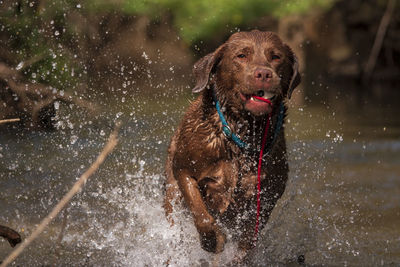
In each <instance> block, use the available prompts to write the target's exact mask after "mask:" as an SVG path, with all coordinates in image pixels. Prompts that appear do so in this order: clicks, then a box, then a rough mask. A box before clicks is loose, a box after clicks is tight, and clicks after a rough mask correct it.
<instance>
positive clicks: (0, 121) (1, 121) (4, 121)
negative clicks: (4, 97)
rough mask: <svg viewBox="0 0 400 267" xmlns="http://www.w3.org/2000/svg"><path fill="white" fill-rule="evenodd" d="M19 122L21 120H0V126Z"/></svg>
mask: <svg viewBox="0 0 400 267" xmlns="http://www.w3.org/2000/svg"><path fill="white" fill-rule="evenodd" d="M20 120H21V119H19V118H16V119H5V120H0V124H3V123H10V122H18V121H20Z"/></svg>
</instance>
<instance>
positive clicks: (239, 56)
mask: <svg viewBox="0 0 400 267" xmlns="http://www.w3.org/2000/svg"><path fill="white" fill-rule="evenodd" d="M237 57H238V58H246V55H245V54H239V55H237Z"/></svg>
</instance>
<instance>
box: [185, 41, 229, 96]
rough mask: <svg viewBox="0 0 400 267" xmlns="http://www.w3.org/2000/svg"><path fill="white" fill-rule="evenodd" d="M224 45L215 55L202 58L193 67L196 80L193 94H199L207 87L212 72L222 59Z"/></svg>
mask: <svg viewBox="0 0 400 267" xmlns="http://www.w3.org/2000/svg"><path fill="white" fill-rule="evenodd" d="M223 49H224V45H222V46H220V47H219V48H217V50H215V51H214V52H213V53H210V54H208V55H206V56H204V57H202V58H200V59H199V60H198V61H197V62H196V63H195V64H194V66H193V75H194V78H195V79H196V85H195V87H194V88H193V89H192V92H193V93H198V92H201V91H202V90H204V88H206V87H207V85H208V82H209V80H210V75H211V72H212V71H213V69H214V67H215V66H216V65H217V64H218V63H219V61H220V60H221V58H222V50H223Z"/></svg>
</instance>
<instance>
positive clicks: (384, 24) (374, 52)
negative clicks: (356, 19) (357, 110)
mask: <svg viewBox="0 0 400 267" xmlns="http://www.w3.org/2000/svg"><path fill="white" fill-rule="evenodd" d="M395 3H396V1H395V0H388V2H387V6H386V11H385V13H384V14H383V16H382V19H381V22H380V24H379V28H378V31H377V33H376V37H375V42H374V44H373V46H372V49H371V53H370V55H369V58H368V61H367V64H366V65H365V68H364V75H363V80H364V82H368V80H369V79H370V76H371V73H372V71H373V69H374V67H375V64H376V60H377V58H378V56H379V52H380V51H381V48H382V44H383V39H384V37H385V34H386V31H387V28H388V26H389V22H390V19H391V17H392V14H393V10H394V7H395Z"/></svg>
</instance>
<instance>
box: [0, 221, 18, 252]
mask: <svg viewBox="0 0 400 267" xmlns="http://www.w3.org/2000/svg"><path fill="white" fill-rule="evenodd" d="M0 236H2V237H4V238H5V239H7V241H8V243H10V246H12V247H15V245H16V244H18V243H19V242H21V236H20V235H19V234H18V233H17V232H16V231H14V230H13V229H11V228H9V227H7V226H3V225H0Z"/></svg>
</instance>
